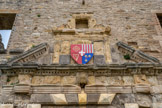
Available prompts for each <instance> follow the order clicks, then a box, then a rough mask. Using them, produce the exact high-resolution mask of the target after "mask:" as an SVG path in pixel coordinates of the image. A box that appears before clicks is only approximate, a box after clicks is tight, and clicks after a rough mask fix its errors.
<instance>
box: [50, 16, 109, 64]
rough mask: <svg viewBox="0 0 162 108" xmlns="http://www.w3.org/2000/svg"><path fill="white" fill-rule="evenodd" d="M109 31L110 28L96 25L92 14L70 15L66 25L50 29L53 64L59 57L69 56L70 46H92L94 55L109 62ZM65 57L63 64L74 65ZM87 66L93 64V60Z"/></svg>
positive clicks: (57, 61)
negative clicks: (52, 40)
mask: <svg viewBox="0 0 162 108" xmlns="http://www.w3.org/2000/svg"><path fill="white" fill-rule="evenodd" d="M110 31H111V28H110V27H108V26H104V25H102V24H97V23H96V20H95V19H94V18H93V14H87V13H80V14H72V18H71V19H69V20H68V22H67V24H63V25H61V26H59V27H53V28H52V32H53V35H54V40H55V42H54V43H55V44H54V49H55V50H54V56H53V63H59V61H60V55H70V45H71V44H94V55H102V56H104V57H105V59H106V62H110V61H111V54H110V47H109V36H110ZM66 57H67V58H66V61H63V64H69V63H71V64H75V61H74V60H72V59H70V56H66ZM63 58H64V57H63ZM64 59H65V58H64ZM67 60H68V61H67ZM69 60H71V62H70V61H69ZM61 64H62V63H61ZM89 64H93V59H92V60H91V61H90V62H89Z"/></svg>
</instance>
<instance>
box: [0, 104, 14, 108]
mask: <svg viewBox="0 0 162 108" xmlns="http://www.w3.org/2000/svg"><path fill="white" fill-rule="evenodd" d="M0 108H14V105H13V104H0Z"/></svg>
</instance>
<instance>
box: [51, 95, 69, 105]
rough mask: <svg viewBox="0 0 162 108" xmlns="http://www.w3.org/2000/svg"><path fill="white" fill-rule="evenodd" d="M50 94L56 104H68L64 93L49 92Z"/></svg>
mask: <svg viewBox="0 0 162 108" xmlns="http://www.w3.org/2000/svg"><path fill="white" fill-rule="evenodd" d="M50 96H51V99H52V100H53V101H54V103H55V104H56V105H65V104H68V103H67V101H66V98H65V95H64V94H50Z"/></svg>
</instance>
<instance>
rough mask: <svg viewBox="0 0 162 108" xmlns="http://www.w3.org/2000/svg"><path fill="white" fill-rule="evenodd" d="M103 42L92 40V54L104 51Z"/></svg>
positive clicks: (100, 53)
mask: <svg viewBox="0 0 162 108" xmlns="http://www.w3.org/2000/svg"><path fill="white" fill-rule="evenodd" d="M103 46H104V45H103V42H94V55H102V54H103V53H104V47H103Z"/></svg>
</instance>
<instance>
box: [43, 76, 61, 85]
mask: <svg viewBox="0 0 162 108" xmlns="http://www.w3.org/2000/svg"><path fill="white" fill-rule="evenodd" d="M60 83H61V77H60V76H45V78H44V84H60Z"/></svg>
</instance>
